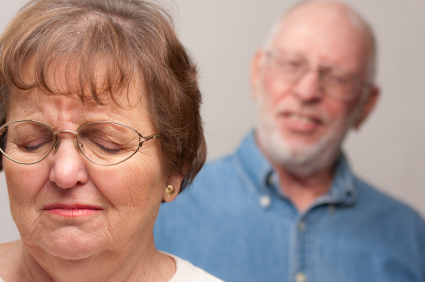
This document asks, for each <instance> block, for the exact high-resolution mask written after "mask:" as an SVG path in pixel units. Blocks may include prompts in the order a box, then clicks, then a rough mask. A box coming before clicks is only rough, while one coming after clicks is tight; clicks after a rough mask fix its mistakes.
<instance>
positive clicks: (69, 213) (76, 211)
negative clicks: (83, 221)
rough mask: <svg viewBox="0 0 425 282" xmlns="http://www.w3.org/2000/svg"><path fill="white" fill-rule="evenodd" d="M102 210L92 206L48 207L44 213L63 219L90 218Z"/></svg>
mask: <svg viewBox="0 0 425 282" xmlns="http://www.w3.org/2000/svg"><path fill="white" fill-rule="evenodd" d="M101 210H102V208H101V207H98V206H91V205H48V206H45V207H44V209H43V211H46V212H48V213H51V214H56V215H59V216H63V217H80V216H89V215H92V214H95V213H98V212H99V211H101Z"/></svg>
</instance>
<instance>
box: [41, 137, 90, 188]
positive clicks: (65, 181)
mask: <svg viewBox="0 0 425 282" xmlns="http://www.w3.org/2000/svg"><path fill="white" fill-rule="evenodd" d="M66 135H67V136H64V137H66V138H59V137H58V138H59V139H58V140H56V143H55V147H54V148H53V152H52V153H53V156H52V157H51V160H52V163H51V167H50V175H49V179H50V181H52V182H54V183H55V184H56V186H58V187H59V188H62V189H69V188H72V187H74V186H76V185H79V184H84V183H86V182H87V179H88V172H87V169H86V163H87V162H86V161H85V159H84V156H83V155H82V154H81V152H80V150H79V149H78V147H77V146H76V143H75V136H73V135H71V134H66Z"/></svg>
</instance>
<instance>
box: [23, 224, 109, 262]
mask: <svg viewBox="0 0 425 282" xmlns="http://www.w3.org/2000/svg"><path fill="white" fill-rule="evenodd" d="M75 229H76V228H75V227H63V228H61V229H59V230H55V231H53V232H51V233H50V234H46V233H44V234H42V235H41V236H37V237H38V239H37V238H34V240H35V242H34V240H32V241H33V242H25V239H24V238H23V242H24V244H25V245H27V247H28V248H29V249H31V250H32V251H33V252H36V253H34V254H33V255H37V253H40V252H43V253H44V254H46V253H47V254H48V255H50V256H52V257H55V258H60V259H63V260H82V259H86V258H89V257H93V256H95V255H96V254H98V253H100V252H102V250H103V247H104V246H105V245H107V243H106V242H105V240H104V239H105V238H102V236H101V235H100V234H99V233H97V232H89V233H87V232H82V231H81V230H75ZM32 246H34V247H35V248H32Z"/></svg>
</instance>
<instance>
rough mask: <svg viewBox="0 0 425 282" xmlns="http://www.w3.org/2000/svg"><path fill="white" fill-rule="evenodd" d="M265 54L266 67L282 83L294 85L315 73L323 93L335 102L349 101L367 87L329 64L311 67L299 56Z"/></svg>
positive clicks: (274, 51)
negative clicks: (312, 72)
mask: <svg viewBox="0 0 425 282" xmlns="http://www.w3.org/2000/svg"><path fill="white" fill-rule="evenodd" d="M265 54H266V56H267V59H268V60H267V66H268V67H269V69H270V70H271V71H272V73H273V74H275V75H276V76H277V77H279V79H281V80H282V81H283V82H285V83H296V82H298V80H299V79H301V78H302V77H303V76H304V75H305V74H307V73H308V72H309V71H310V70H313V71H317V72H318V73H319V78H320V82H321V86H322V90H323V91H324V93H325V94H326V95H329V96H330V97H332V98H334V99H337V100H343V101H348V100H351V99H353V98H354V97H356V96H357V95H358V93H359V90H361V89H362V88H363V87H365V86H368V85H369V84H367V83H365V82H363V81H362V80H360V79H359V78H358V77H357V76H356V75H354V74H352V73H350V72H349V71H346V70H344V69H343V68H340V67H338V66H335V65H332V64H331V63H329V64H326V63H324V64H321V65H319V66H317V67H313V66H312V64H311V62H310V61H309V60H308V59H307V58H306V57H304V56H302V55H299V54H293V53H286V52H282V51H277V50H271V51H270V50H269V51H266V52H265Z"/></svg>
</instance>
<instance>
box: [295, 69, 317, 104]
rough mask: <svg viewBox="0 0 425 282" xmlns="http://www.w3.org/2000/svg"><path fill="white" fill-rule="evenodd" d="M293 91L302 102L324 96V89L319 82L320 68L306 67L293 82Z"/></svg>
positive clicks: (312, 100) (313, 100)
mask: <svg viewBox="0 0 425 282" xmlns="http://www.w3.org/2000/svg"><path fill="white" fill-rule="evenodd" d="M293 93H294V95H295V96H296V97H297V98H298V99H300V100H302V101H303V102H315V101H319V100H321V99H322V98H323V96H324V89H323V85H322V83H321V77H320V70H317V69H314V68H310V69H307V70H306V71H305V72H304V73H303V74H302V75H301V76H300V77H299V78H298V80H297V81H296V82H295V85H294V88H293Z"/></svg>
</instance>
